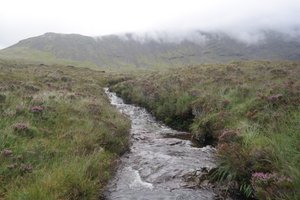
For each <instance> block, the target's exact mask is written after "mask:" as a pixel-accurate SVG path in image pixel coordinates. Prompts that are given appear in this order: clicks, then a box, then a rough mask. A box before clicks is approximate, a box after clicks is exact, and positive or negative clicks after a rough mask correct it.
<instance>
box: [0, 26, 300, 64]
mask: <svg viewBox="0 0 300 200" xmlns="http://www.w3.org/2000/svg"><path fill="white" fill-rule="evenodd" d="M196 34H198V35H199V37H201V38H205V39H203V41H198V40H197V39H194V40H193V39H189V40H183V41H181V42H176V41H171V40H168V38H165V39H164V38H161V39H151V38H138V37H137V36H136V35H134V34H125V35H119V36H118V35H108V36H102V37H97V38H93V37H88V36H82V35H78V34H57V33H46V34H44V35H41V36H38V37H33V38H28V39H25V40H22V41H20V42H19V43H17V44H15V45H13V46H11V47H9V48H6V49H4V50H1V51H0V57H1V56H2V57H3V56H5V57H10V58H14V59H15V58H22V59H34V60H37V61H40V62H42V61H43V62H52V63H53V60H54V59H59V60H60V61H62V62H64V63H66V62H70V61H79V62H80V63H81V64H82V62H83V64H89V65H97V66H100V67H106V68H107V67H108V68H110V67H112V68H124V67H129V66H131V67H132V66H133V67H139V68H141V67H170V66H171V67H174V66H177V67H180V66H183V65H189V64H198V63H217V62H228V61H232V60H252V59H260V60H261V59H266V60H300V54H299V51H300V42H299V38H291V37H289V36H286V35H283V34H280V33H277V32H271V31H266V32H265V33H264V35H265V39H264V40H262V41H260V42H258V43H245V42H241V41H239V40H236V39H234V38H232V37H230V36H228V35H226V34H224V33H205V32H200V31H199V32H196ZM140 40H143V41H140Z"/></svg>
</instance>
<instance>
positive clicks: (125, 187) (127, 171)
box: [105, 89, 216, 200]
mask: <svg viewBox="0 0 300 200" xmlns="http://www.w3.org/2000/svg"><path fill="white" fill-rule="evenodd" d="M105 91H106V94H107V95H108V97H109V99H110V101H111V104H112V105H114V106H116V107H117V109H118V110H119V111H120V112H121V113H124V114H125V115H127V116H128V117H129V118H130V119H131V122H132V128H131V136H132V137H131V138H132V141H131V143H132V145H131V147H130V151H129V152H128V153H127V154H125V155H124V156H123V157H122V158H121V164H120V166H119V168H118V170H117V173H116V175H115V178H114V179H113V180H112V181H111V182H110V183H109V185H108V187H107V191H106V192H105V199H108V200H110V199H111V200H129V199H130V200H141V199H143V200H174V199H176V200H177V199H180V200H204V199H205V200H209V199H214V197H215V196H216V194H215V193H214V192H213V190H212V188H210V187H204V186H203V188H199V187H198V185H197V184H199V183H197V182H195V181H187V180H186V179H185V177H186V176H187V175H188V174H195V173H200V172H201V170H203V169H204V168H205V169H208V170H209V169H212V168H214V167H215V166H216V164H215V158H214V152H215V150H214V148H213V147H203V148H197V147H195V145H193V142H192V141H190V138H191V135H190V134H189V133H183V132H178V131H175V130H172V129H171V128H169V127H167V126H165V125H163V124H161V123H159V122H157V121H155V119H154V118H153V117H152V116H151V115H150V114H149V113H148V112H147V111H146V110H145V109H143V108H140V107H137V106H133V105H128V104H125V103H124V102H123V100H122V99H120V98H118V97H117V96H116V95H115V94H114V93H111V92H109V91H108V89H106V90H105ZM195 175H197V177H198V176H200V174H195ZM202 184H203V185H207V186H208V185H209V183H208V182H207V181H205V180H203V181H202Z"/></svg>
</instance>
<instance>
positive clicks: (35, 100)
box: [0, 60, 130, 200]
mask: <svg viewBox="0 0 300 200" xmlns="http://www.w3.org/2000/svg"><path fill="white" fill-rule="evenodd" d="M106 76H107V75H106V74H105V73H103V72H99V71H93V70H89V69H82V68H74V67H70V66H69V67H66V66H62V65H51V66H46V65H35V64H26V65H25V64H22V63H18V62H14V61H8V60H1V62H0V199H30V200H31V199H97V198H98V197H99V196H100V195H101V194H100V191H101V188H103V187H104V186H105V184H106V183H107V181H108V180H109V178H110V177H111V176H112V172H113V170H114V166H115V165H116V159H117V158H118V156H119V155H120V154H122V153H123V152H125V151H126V150H127V148H128V130H129V128H130V122H129V120H127V119H126V118H125V117H124V116H122V115H121V114H119V112H118V111H117V110H116V109H115V108H114V107H112V106H111V105H110V103H109V101H108V99H107V97H106V95H105V94H104V91H103V87H104V85H105V83H106Z"/></svg>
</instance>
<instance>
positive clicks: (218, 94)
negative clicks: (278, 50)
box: [111, 61, 300, 199]
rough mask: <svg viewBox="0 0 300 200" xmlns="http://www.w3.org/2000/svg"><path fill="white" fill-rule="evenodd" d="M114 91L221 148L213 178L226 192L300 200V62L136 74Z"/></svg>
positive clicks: (210, 65)
mask: <svg viewBox="0 0 300 200" xmlns="http://www.w3.org/2000/svg"><path fill="white" fill-rule="evenodd" d="M127 79H128V78H127ZM117 81H118V80H111V82H112V83H116V82H117ZM112 90H113V91H116V92H117V93H118V94H119V95H120V96H121V97H123V98H124V99H125V100H127V101H129V102H132V103H135V104H139V105H141V106H143V107H146V108H147V109H148V110H150V111H151V112H152V113H153V114H154V115H155V116H156V117H157V118H158V119H160V120H162V121H164V122H165V123H166V124H168V125H170V126H172V127H175V128H177V129H183V130H187V129H189V130H190V131H192V133H193V135H194V136H193V137H194V138H196V139H197V140H198V141H200V142H201V143H203V144H214V145H215V146H216V147H217V149H218V158H219V159H218V169H217V170H216V171H215V172H214V173H213V174H212V175H211V179H212V181H213V180H216V181H217V182H218V183H220V184H223V186H222V187H223V188H224V189H225V191H235V192H238V191H239V192H240V193H241V194H242V195H244V197H243V198H246V197H248V198H258V199H299V198H300V193H299V192H300V191H299V188H300V167H299V166H300V157H299V155H300V148H299V147H300V63H292V62H268V61H251V62H250V61H249V62H232V63H229V64H203V65H198V66H188V67H182V68H179V69H172V70H169V71H164V72H162V71H157V72H151V73H148V74H147V73H136V74H135V75H131V78H130V79H128V80H126V79H123V80H121V82H120V83H118V84H116V85H114V86H112Z"/></svg>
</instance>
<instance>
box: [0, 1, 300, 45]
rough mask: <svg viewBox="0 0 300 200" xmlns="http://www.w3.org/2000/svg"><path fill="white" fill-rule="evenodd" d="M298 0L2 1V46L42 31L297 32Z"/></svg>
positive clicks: (299, 18) (245, 34)
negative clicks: (267, 30)
mask: <svg viewBox="0 0 300 200" xmlns="http://www.w3.org/2000/svg"><path fill="white" fill-rule="evenodd" d="M299 28H300V0H147V1H145V0H3V1H2V2H1V7H0V49H1V48H4V47H7V46H10V45H12V44H14V43H16V42H18V41H19V40H21V39H25V38H28V37H32V36H37V35H41V34H44V33H45V32H58V33H79V34H83V35H89V36H99V35H106V34H114V33H124V32H140V33H141V32H147V31H151V32H155V31H158V32H161V31H166V32H169V33H172V32H175V33H176V32H177V33H183V32H187V31H190V30H195V29H199V30H203V31H224V32H228V33H230V34H232V35H236V36H237V37H241V38H246V39H247V38H249V37H256V33H257V32H258V31H259V30H262V29H272V30H276V31H281V32H284V33H289V34H296V33H297V32H298V30H300V29H299Z"/></svg>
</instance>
